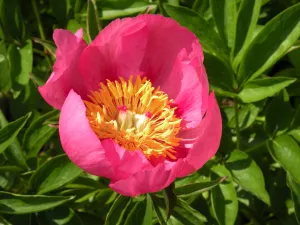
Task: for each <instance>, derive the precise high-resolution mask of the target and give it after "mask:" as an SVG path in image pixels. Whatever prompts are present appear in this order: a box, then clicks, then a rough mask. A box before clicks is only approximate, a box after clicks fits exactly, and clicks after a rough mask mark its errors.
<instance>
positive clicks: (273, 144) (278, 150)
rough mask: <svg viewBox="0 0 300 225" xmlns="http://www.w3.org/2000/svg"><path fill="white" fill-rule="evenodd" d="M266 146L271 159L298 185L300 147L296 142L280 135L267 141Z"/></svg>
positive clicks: (299, 176)
mask: <svg viewBox="0 0 300 225" xmlns="http://www.w3.org/2000/svg"><path fill="white" fill-rule="evenodd" d="M267 146H268V150H269V152H270V154H271V156H272V157H273V159H274V160H275V161H277V162H278V163H279V164H280V165H281V166H282V167H283V168H284V169H285V170H286V171H287V172H289V174H290V175H291V176H292V178H293V179H294V180H295V181H296V182H298V183H300V170H299V165H300V147H299V145H298V144H297V142H296V141H295V140H294V139H293V138H292V137H290V136H288V135H281V136H278V137H276V138H275V139H274V140H269V141H268V142H267Z"/></svg>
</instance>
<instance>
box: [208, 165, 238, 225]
mask: <svg viewBox="0 0 300 225" xmlns="http://www.w3.org/2000/svg"><path fill="white" fill-rule="evenodd" d="M212 172H213V173H212V174H211V178H212V179H217V178H218V177H223V176H226V177H228V178H227V180H226V181H225V182H223V183H221V184H220V185H218V186H216V187H215V188H213V189H212V190H211V202H212V209H213V212H214V214H215V216H216V219H217V221H218V223H219V224H220V225H234V224H235V219H236V217H237V212H238V199H237V194H236V191H235V188H234V185H233V183H232V177H231V174H230V172H229V171H228V170H227V169H226V168H225V166H223V165H220V164H219V165H217V166H214V167H212Z"/></svg>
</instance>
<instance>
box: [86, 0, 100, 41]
mask: <svg viewBox="0 0 300 225" xmlns="http://www.w3.org/2000/svg"><path fill="white" fill-rule="evenodd" d="M86 28H87V29H86V30H87V33H88V37H89V39H90V41H92V40H94V38H95V37H96V36H97V35H98V34H99V32H100V24H99V18H98V13H97V6H96V2H95V0H88V7H87V20H86Z"/></svg>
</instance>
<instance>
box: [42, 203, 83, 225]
mask: <svg viewBox="0 0 300 225" xmlns="http://www.w3.org/2000/svg"><path fill="white" fill-rule="evenodd" d="M38 221H39V222H40V224H43V225H84V224H83V223H82V222H81V220H80V218H79V216H77V215H76V213H75V212H74V211H73V210H72V209H70V208H68V207H66V206H59V207H56V208H54V209H52V210H49V211H46V212H42V213H39V214H38Z"/></svg>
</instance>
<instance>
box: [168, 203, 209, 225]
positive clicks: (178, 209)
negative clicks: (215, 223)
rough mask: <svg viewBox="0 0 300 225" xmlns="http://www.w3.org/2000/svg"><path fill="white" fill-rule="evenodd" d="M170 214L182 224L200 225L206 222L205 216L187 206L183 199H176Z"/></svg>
mask: <svg viewBox="0 0 300 225" xmlns="http://www.w3.org/2000/svg"><path fill="white" fill-rule="evenodd" d="M172 216H173V217H174V218H176V220H178V221H179V222H180V224H184V225H195V224H197V225H198V224H199V225H202V224H204V222H207V219H206V218H205V216H203V215H202V214H201V213H200V212H199V211H197V210H195V209H194V208H192V207H191V206H189V205H188V204H187V203H186V202H185V201H184V200H182V199H180V198H179V199H178V200H177V204H176V206H175V207H174V211H173V213H172Z"/></svg>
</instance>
